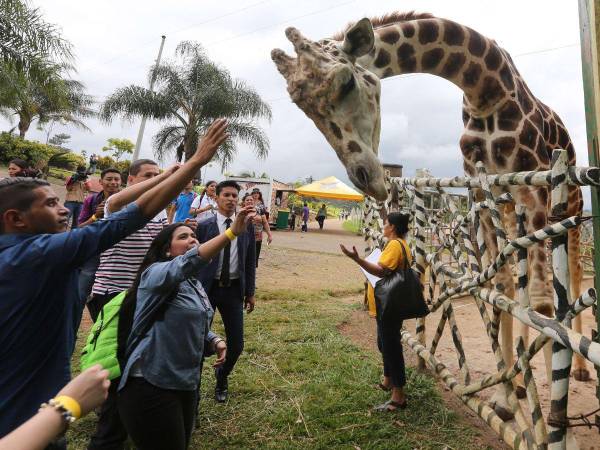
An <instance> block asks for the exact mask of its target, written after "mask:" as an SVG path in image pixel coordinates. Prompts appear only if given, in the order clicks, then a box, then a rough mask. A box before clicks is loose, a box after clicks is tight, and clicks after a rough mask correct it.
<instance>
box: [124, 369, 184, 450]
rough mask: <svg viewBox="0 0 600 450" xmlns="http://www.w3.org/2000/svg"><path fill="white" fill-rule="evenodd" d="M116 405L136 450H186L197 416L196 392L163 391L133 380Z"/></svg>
mask: <svg viewBox="0 0 600 450" xmlns="http://www.w3.org/2000/svg"><path fill="white" fill-rule="evenodd" d="M118 405H119V413H120V415H121V418H122V419H123V423H124V425H125V428H126V429H127V432H128V433H129V436H131V439H132V440H133V443H134V444H135V446H136V448H137V449H138V450H166V449H168V450H186V449H187V448H188V446H189V444H190V437H191V435H192V430H193V427H194V418H195V415H196V391H176V390H171V389H162V388H159V387H157V386H154V385H152V384H150V383H148V382H147V381H146V380H144V379H143V378H134V377H132V378H129V380H127V385H126V386H125V387H124V388H123V389H122V390H121V391H120V392H119V399H118Z"/></svg>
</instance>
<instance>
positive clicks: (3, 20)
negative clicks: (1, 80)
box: [0, 0, 72, 66]
mask: <svg viewBox="0 0 600 450" xmlns="http://www.w3.org/2000/svg"><path fill="white" fill-rule="evenodd" d="M45 58H58V59H59V60H62V61H68V60H70V59H71V58H72V53H71V44H70V43H69V42H67V41H66V40H65V39H63V37H62V36H61V33H60V29H59V28H57V27H56V25H53V24H50V23H47V22H45V21H44V20H43V18H42V15H41V13H40V11H39V9H38V8H30V7H29V6H28V5H27V3H26V2H24V1H22V0H0V60H2V61H3V62H4V63H10V64H14V65H17V66H29V65H30V64H31V63H35V62H36V61H37V60H38V59H45Z"/></svg>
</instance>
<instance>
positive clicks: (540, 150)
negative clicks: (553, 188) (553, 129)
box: [535, 133, 551, 166]
mask: <svg viewBox="0 0 600 450" xmlns="http://www.w3.org/2000/svg"><path fill="white" fill-rule="evenodd" d="M535 154H536V155H537V156H538V158H539V160H540V163H542V164H543V165H544V166H547V165H548V164H549V163H550V157H551V154H550V152H548V148H547V147H546V142H544V138H543V137H542V135H541V134H539V133H538V136H537V141H536V144H535Z"/></svg>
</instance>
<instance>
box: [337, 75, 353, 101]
mask: <svg viewBox="0 0 600 450" xmlns="http://www.w3.org/2000/svg"><path fill="white" fill-rule="evenodd" d="M355 86H356V81H355V80H354V75H350V79H349V80H348V81H347V82H346V83H345V84H344V85H343V86H342V89H341V90H340V97H339V99H340V100H342V99H344V98H345V97H346V96H347V95H348V94H349V93H350V92H352V90H353V89H354V87H355Z"/></svg>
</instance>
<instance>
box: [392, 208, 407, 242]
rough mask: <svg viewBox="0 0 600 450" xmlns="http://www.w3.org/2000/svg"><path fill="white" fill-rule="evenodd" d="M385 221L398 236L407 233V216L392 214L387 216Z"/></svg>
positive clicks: (397, 213)
mask: <svg viewBox="0 0 600 450" xmlns="http://www.w3.org/2000/svg"><path fill="white" fill-rule="evenodd" d="M387 220H388V222H389V223H390V225H392V226H393V227H394V230H395V231H396V234H397V235H398V236H400V237H402V236H404V235H406V233H408V221H409V220H410V216H409V215H408V214H403V213H399V212H392V213H389V214H388V217H387Z"/></svg>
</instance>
